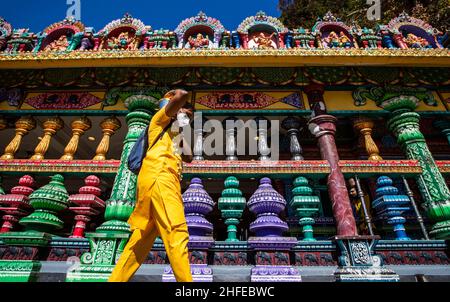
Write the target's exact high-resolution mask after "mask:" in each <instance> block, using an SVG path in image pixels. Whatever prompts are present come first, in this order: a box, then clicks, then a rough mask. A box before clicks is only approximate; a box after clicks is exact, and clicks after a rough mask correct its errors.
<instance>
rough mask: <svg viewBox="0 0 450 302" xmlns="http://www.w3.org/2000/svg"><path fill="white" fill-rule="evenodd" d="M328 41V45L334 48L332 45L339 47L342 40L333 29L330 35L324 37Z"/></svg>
mask: <svg viewBox="0 0 450 302" xmlns="http://www.w3.org/2000/svg"><path fill="white" fill-rule="evenodd" d="M323 40H324V42H325V43H326V46H328V47H330V48H332V47H339V46H340V40H339V36H338V35H337V34H336V32H334V31H332V32H330V33H329V34H328V37H326V38H325V39H323Z"/></svg>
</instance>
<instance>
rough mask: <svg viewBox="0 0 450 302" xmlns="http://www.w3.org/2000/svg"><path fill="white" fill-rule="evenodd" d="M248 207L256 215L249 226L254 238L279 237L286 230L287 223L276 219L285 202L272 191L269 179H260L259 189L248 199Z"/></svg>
mask: <svg viewBox="0 0 450 302" xmlns="http://www.w3.org/2000/svg"><path fill="white" fill-rule="evenodd" d="M248 207H249V209H250V211H252V212H253V213H255V214H256V215H257V218H256V220H255V221H253V222H252V223H251V224H250V231H252V232H255V234H256V237H266V236H277V237H280V236H281V235H282V233H283V232H285V231H287V230H288V225H287V223H286V222H284V221H282V220H281V219H280V218H279V217H278V214H279V213H280V212H281V211H283V210H284V208H285V207H286V200H285V199H284V198H283V196H281V195H280V194H279V193H278V192H277V191H275V190H274V188H273V187H272V181H271V180H270V179H269V178H267V177H265V178H263V179H261V181H260V185H259V188H258V189H257V190H256V191H255V193H254V194H253V195H252V197H250V199H249V202H248Z"/></svg>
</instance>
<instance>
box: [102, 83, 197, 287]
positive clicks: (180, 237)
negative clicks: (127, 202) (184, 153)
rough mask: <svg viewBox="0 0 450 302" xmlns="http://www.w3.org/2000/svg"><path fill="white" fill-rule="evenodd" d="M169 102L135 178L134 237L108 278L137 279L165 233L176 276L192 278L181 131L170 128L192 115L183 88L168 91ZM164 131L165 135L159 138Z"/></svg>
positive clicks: (154, 121) (131, 220) (160, 114)
mask: <svg viewBox="0 0 450 302" xmlns="http://www.w3.org/2000/svg"><path fill="white" fill-rule="evenodd" d="M167 99H169V101H168V103H167V105H166V106H165V107H163V108H161V109H160V110H159V111H158V112H157V113H156V114H155V115H154V116H153V118H152V120H151V122H150V127H149V130H148V131H149V133H148V136H149V146H152V144H153V143H154V142H155V141H156V140H157V142H156V144H154V146H153V147H152V148H149V150H147V154H146V157H145V159H144V160H143V163H142V167H141V170H140V172H139V176H138V179H137V202H136V207H135V209H134V211H133V213H132V214H131V216H130V218H129V220H128V223H129V224H130V226H131V231H132V234H131V237H130V239H129V241H128V243H127V245H126V246H125V248H124V251H123V253H122V255H121V256H120V258H119V261H118V262H117V264H116V267H115V268H114V270H113V272H112V274H111V277H110V278H109V282H126V281H128V280H130V279H131V277H133V275H134V273H135V272H136V271H137V269H138V268H139V267H140V266H141V264H142V263H143V262H144V260H145V259H146V257H147V255H148V253H149V252H150V250H151V248H152V246H153V243H154V241H155V239H156V237H157V236H158V235H159V236H161V238H162V240H163V242H164V246H165V248H166V252H167V255H168V257H169V261H170V264H171V266H172V269H173V272H174V275H175V278H176V280H177V281H178V282H192V275H191V270H190V266H189V256H188V247H187V245H188V241H189V233H188V228H187V224H186V218H185V216H184V207H183V200H182V197H181V186H180V182H181V168H182V159H181V154H180V153H181V152H180V151H179V148H177V146H175V144H174V138H175V137H176V135H178V133H176V132H172V131H171V129H170V128H169V129H168V130H167V131H165V130H166V129H167V127H168V126H169V125H170V124H171V122H172V121H173V120H174V119H175V118H176V117H177V115H179V114H187V115H188V116H189V117H191V116H192V111H191V109H187V108H183V107H184V106H185V105H186V103H187V99H188V93H187V92H186V91H184V90H173V91H170V92H168V93H167V94H166V95H165V96H164V99H163V100H162V101H167ZM161 133H163V135H162V136H161Z"/></svg>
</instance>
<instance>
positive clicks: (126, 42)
mask: <svg viewBox="0 0 450 302" xmlns="http://www.w3.org/2000/svg"><path fill="white" fill-rule="evenodd" d="M138 42H139V41H138V38H137V37H136V36H130V34H129V33H128V32H127V31H124V32H121V33H120V34H119V35H118V36H117V37H112V38H110V39H109V41H108V47H109V48H110V49H125V50H136V49H137V46H138Z"/></svg>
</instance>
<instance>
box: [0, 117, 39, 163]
mask: <svg viewBox="0 0 450 302" xmlns="http://www.w3.org/2000/svg"><path fill="white" fill-rule="evenodd" d="M15 127H16V134H15V136H14V138H13V139H12V140H11V142H10V143H9V144H8V146H6V148H5V153H4V154H3V155H2V157H0V159H8V160H10V159H14V155H15V154H16V152H17V150H19V147H20V144H21V142H22V137H23V136H25V135H27V134H28V132H30V131H31V130H33V129H34V128H36V121H35V120H34V119H33V118H32V117H31V116H26V117H21V118H20V119H19V120H18V121H17V122H16V123H15Z"/></svg>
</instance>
